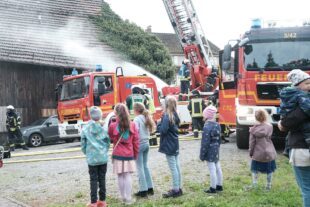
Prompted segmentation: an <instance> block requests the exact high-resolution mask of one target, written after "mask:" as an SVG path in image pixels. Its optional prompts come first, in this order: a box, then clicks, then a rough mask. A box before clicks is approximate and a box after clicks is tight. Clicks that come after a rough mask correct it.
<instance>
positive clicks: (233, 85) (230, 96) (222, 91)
mask: <svg viewBox="0 0 310 207" xmlns="http://www.w3.org/2000/svg"><path fill="white" fill-rule="evenodd" d="M227 47H229V48H227ZM237 51H238V50H237ZM237 51H235V53H231V48H230V45H227V46H225V49H224V51H221V52H220V63H221V68H222V70H221V71H220V72H221V74H220V75H221V80H220V86H219V122H220V124H222V125H233V126H235V125H236V106H235V99H236V95H237V94H236V93H237V82H236V74H238V72H237V71H238V57H237V54H238V52H237ZM231 55H234V56H235V57H234V58H232V57H231Z"/></svg>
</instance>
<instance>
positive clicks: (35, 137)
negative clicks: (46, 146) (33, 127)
mask: <svg viewBox="0 0 310 207" xmlns="http://www.w3.org/2000/svg"><path fill="white" fill-rule="evenodd" d="M42 142H43V138H42V136H41V135H40V134H32V135H30V138H29V144H30V146H32V147H39V146H41V144H42Z"/></svg>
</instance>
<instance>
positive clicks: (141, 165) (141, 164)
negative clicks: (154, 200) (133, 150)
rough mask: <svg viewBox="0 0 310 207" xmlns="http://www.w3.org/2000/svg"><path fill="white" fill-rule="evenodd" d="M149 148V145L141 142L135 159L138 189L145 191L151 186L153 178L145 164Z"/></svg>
mask: <svg viewBox="0 0 310 207" xmlns="http://www.w3.org/2000/svg"><path fill="white" fill-rule="evenodd" d="M149 149H150V146H149V144H148V143H145V144H141V145H140V149H139V154H138V159H137V161H136V164H137V169H138V178H139V189H140V191H147V190H148V189H149V188H153V180H152V177H151V173H150V170H149V167H148V165H147V160H148V154H149Z"/></svg>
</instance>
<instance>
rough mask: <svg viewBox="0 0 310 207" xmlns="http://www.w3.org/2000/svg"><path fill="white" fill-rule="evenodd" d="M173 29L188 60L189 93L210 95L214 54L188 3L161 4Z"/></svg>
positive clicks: (167, 0) (165, 0) (171, 1)
mask: <svg viewBox="0 0 310 207" xmlns="http://www.w3.org/2000/svg"><path fill="white" fill-rule="evenodd" d="M163 3H164V5H165V8H166V11H167V13H168V16H169V19H170V21H171V24H172V26H173V29H174V31H175V33H176V35H177V37H178V39H179V41H180V43H181V45H182V48H183V51H184V56H185V58H186V59H188V60H190V63H191V68H190V78H191V84H190V90H194V89H195V90H198V91H199V92H200V94H201V95H203V96H208V95H212V94H213V92H214V90H215V89H216V88H217V86H218V80H217V77H216V75H215V73H213V72H214V71H213V69H214V65H215V64H214V63H213V60H214V58H213V54H212V51H211V48H210V45H209V42H208V41H207V39H206V38H205V36H204V33H203V30H202V27H201V25H200V22H199V19H198V16H197V13H196V11H195V8H194V5H193V3H192V1H191V0H163Z"/></svg>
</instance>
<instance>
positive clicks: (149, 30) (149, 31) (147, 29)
mask: <svg viewBox="0 0 310 207" xmlns="http://www.w3.org/2000/svg"><path fill="white" fill-rule="evenodd" d="M145 31H146V32H148V33H152V26H151V25H149V26H147V28H146V30H145Z"/></svg>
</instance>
